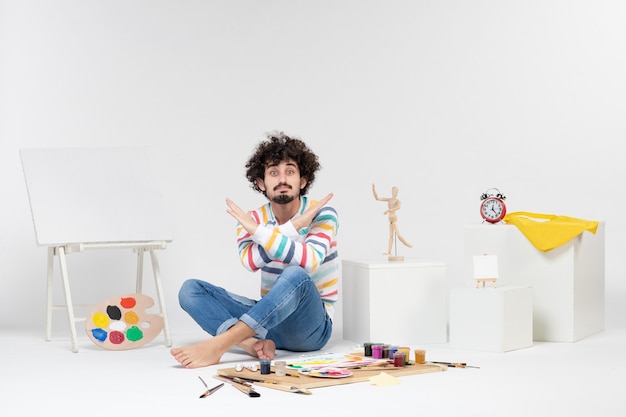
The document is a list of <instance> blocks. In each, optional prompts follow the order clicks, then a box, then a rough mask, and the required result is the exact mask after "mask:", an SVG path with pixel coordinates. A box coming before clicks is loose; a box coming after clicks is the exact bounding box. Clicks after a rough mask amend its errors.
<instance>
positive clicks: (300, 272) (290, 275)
mask: <svg viewBox="0 0 626 417" xmlns="http://www.w3.org/2000/svg"><path fill="white" fill-rule="evenodd" d="M279 278H280V279H281V280H283V281H288V282H289V283H290V284H291V286H293V287H294V288H295V287H297V286H298V285H300V284H301V283H303V282H304V281H310V280H311V277H310V276H309V274H308V273H307V272H306V271H305V269H304V268H302V267H301V266H289V267H287V268H285V270H284V271H283V272H282V273H281V274H280V277H279Z"/></svg>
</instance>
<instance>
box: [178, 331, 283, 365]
mask: <svg viewBox="0 0 626 417" xmlns="http://www.w3.org/2000/svg"><path fill="white" fill-rule="evenodd" d="M252 336H254V330H252V329H251V328H250V327H248V325H247V324H245V323H244V322H242V321H238V322H237V323H236V324H235V325H234V326H232V327H231V328H229V329H228V330H226V331H225V332H224V333H221V334H219V335H217V336H214V337H212V338H211V339H208V340H205V341H204V342H200V343H196V344H195V345H191V346H185V347H182V348H173V349H172V350H170V353H171V354H172V356H173V357H174V359H176V360H177V361H178V363H180V364H181V365H183V366H184V367H185V368H201V367H203V366H209V365H215V364H217V363H219V361H220V359H221V358H222V355H224V353H226V352H227V351H228V350H229V349H230V348H232V347H233V346H235V345H238V346H241V345H242V344H244V343H245V342H246V341H248V340H254V339H253V338H252ZM273 345H274V342H272V346H273ZM259 349H260V350H261V351H262V352H264V354H266V353H267V351H269V349H270V347H269V346H268V348H267V349H263V347H261V348H259ZM274 350H275V348H274ZM250 354H251V355H256V354H257V353H256V350H255V351H254V352H251V353H250ZM272 355H273V353H272Z"/></svg>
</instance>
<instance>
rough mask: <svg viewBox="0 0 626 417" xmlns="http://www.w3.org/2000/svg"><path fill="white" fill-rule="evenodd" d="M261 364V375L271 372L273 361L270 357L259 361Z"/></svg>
mask: <svg viewBox="0 0 626 417" xmlns="http://www.w3.org/2000/svg"><path fill="white" fill-rule="evenodd" d="M259 364H260V366H261V375H269V374H270V373H271V365H272V361H270V360H268V359H262V360H261V361H259Z"/></svg>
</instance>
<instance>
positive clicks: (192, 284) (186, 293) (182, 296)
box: [178, 278, 198, 310]
mask: <svg viewBox="0 0 626 417" xmlns="http://www.w3.org/2000/svg"><path fill="white" fill-rule="evenodd" d="M197 283H198V280H197V279H193V278H192V279H188V280H186V281H185V282H183V284H182V285H181V286H180V290H178V303H179V304H180V306H181V307H182V308H183V310H185V305H186V304H187V303H186V302H187V301H188V300H189V299H190V298H191V297H192V295H193V294H194V293H195V292H196V289H197V288H198V285H197Z"/></svg>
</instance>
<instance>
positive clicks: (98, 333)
mask: <svg viewBox="0 0 626 417" xmlns="http://www.w3.org/2000/svg"><path fill="white" fill-rule="evenodd" d="M91 334H92V335H93V337H94V339H96V340H98V341H100V342H104V341H105V340H107V332H106V330H103V329H101V328H99V327H96V328H95V329H92V330H91Z"/></svg>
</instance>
